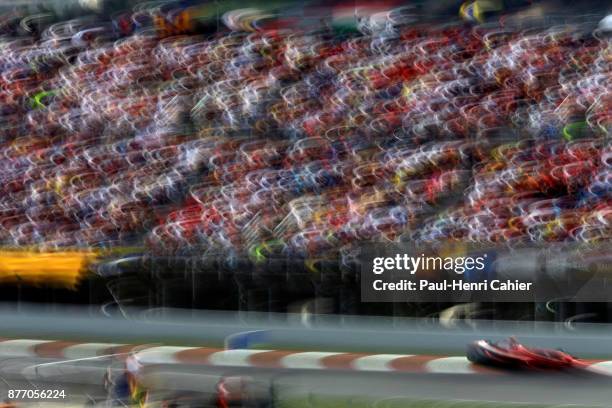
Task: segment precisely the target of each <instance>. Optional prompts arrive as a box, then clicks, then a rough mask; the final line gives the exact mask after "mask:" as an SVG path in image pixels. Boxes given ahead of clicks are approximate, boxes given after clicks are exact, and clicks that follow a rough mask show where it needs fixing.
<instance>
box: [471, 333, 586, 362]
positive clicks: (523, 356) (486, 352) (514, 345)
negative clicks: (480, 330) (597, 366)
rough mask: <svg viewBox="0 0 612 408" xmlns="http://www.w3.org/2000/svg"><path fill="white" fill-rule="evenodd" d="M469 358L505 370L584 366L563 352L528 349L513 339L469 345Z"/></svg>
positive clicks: (484, 341) (480, 341) (483, 341)
mask: <svg viewBox="0 0 612 408" xmlns="http://www.w3.org/2000/svg"><path fill="white" fill-rule="evenodd" d="M467 358H468V359H469V360H470V361H471V362H473V363H476V364H481V365H488V366H496V367H505V368H534V369H544V370H551V369H552V370H554V369H567V368H581V367H583V365H584V364H583V363H582V362H581V361H580V360H578V359H576V358H575V357H573V356H571V355H569V354H567V353H565V352H563V351H560V350H553V349H540V348H531V347H526V346H524V345H522V344H520V343H519V342H517V341H516V340H514V339H512V338H511V339H509V340H506V341H502V342H498V343H493V342H491V341H488V340H478V341H475V342H474V343H471V344H469V345H468V349H467Z"/></svg>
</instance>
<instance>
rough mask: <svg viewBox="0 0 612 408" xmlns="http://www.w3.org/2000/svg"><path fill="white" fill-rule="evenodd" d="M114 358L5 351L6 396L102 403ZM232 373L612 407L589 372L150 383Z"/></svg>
mask: <svg viewBox="0 0 612 408" xmlns="http://www.w3.org/2000/svg"><path fill="white" fill-rule="evenodd" d="M108 364H109V363H108V361H98V360H95V361H93V362H92V361H81V362H66V361H61V360H53V359H41V358H24V357H19V358H8V357H6V356H5V357H3V358H2V359H1V360H0V395H2V397H3V398H4V397H5V396H6V392H7V390H8V389H36V388H38V389H62V390H65V392H66V396H67V397H66V399H65V400H63V401H57V400H56V401H50V402H55V403H58V402H61V403H62V404H65V405H68V404H71V405H84V404H86V403H87V402H91V401H98V402H101V401H102V400H104V398H105V397H106V390H105V389H104V387H103V382H102V378H103V375H104V373H105V371H106V366H107V365H108ZM228 376H241V377H248V378H251V379H253V381H255V382H256V383H257V384H259V389H262V390H263V389H269V387H271V389H273V390H274V395H275V396H276V399H277V400H278V401H292V400H296V399H300V398H304V399H305V398H308V400H309V401H316V400H317V399H321V400H324V399H325V398H330V397H331V398H335V397H338V398H340V397H346V396H351V397H353V398H359V397H363V398H368V399H369V400H371V401H387V400H402V399H405V400H453V401H481V402H482V401H488V402H497V403H500V404H502V403H508V402H512V403H530V404H547V405H578V406H589V407H610V405H611V402H610V401H612V377H606V376H599V375H595V374H590V373H584V372H562V373H554V374H553V373H527V372H514V373H508V374H506V375H462V374H453V375H449V374H422V373H359V372H345V371H331V370H329V371H313V370H287V369H267V370H262V369H249V368H244V367H236V368H227V367H211V366H204V365H184V364H164V365H158V366H155V367H149V368H148V369H147V370H146V371H145V372H144V377H143V382H144V383H146V384H147V386H148V387H149V388H150V389H151V390H154V391H155V392H156V395H168V394H181V393H192V392H198V393H207V394H209V395H213V393H214V389H215V385H216V384H217V382H218V381H219V380H220V379H221V378H222V377H228ZM316 405H318V404H315V406H316Z"/></svg>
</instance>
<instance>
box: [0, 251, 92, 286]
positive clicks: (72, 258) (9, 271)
mask: <svg viewBox="0 0 612 408" xmlns="http://www.w3.org/2000/svg"><path fill="white" fill-rule="evenodd" d="M96 256H97V254H96V253H95V252H92V251H53V252H37V251H34V250H0V283H25V284H30V285H37V286H60V287H64V288H70V289H74V288H76V286H77V284H78V283H79V282H80V280H81V279H82V278H83V277H84V276H85V274H86V273H87V267H88V265H89V263H90V262H91V261H93V260H94V259H95V258H96Z"/></svg>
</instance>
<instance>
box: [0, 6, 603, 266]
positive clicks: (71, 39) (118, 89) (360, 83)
mask: <svg viewBox="0 0 612 408" xmlns="http://www.w3.org/2000/svg"><path fill="white" fill-rule="evenodd" d="M186 10H187V11H186ZM190 10H191V9H189V8H187V9H186V8H184V7H178V6H177V8H171V7H167V6H165V7H160V6H154V5H150V6H143V5H141V6H137V7H136V8H135V9H134V10H133V11H132V12H126V13H122V14H118V15H115V16H113V18H112V19H109V20H104V19H101V18H100V17H83V18H79V19H76V20H69V21H62V22H56V21H54V22H49V23H46V21H45V19H46V18H48V17H47V16H44V15H42V16H40V15H34V16H24V15H20V14H19V13H12V14H6V15H4V16H3V17H2V20H1V21H0V32H1V33H2V36H1V37H0V101H1V103H0V122H1V131H0V177H1V183H0V243H2V245H3V246H8V247H14V246H18V247H31V246H35V247H42V248H49V249H54V248H112V247H120V246H127V245H136V246H138V245H143V246H145V247H146V250H147V251H149V252H150V253H152V254H164V255H169V254H170V255H171V254H187V253H197V254H205V253H210V254H212V253H222V254H236V255H247V256H249V257H251V258H252V259H254V260H256V261H258V260H263V259H266V258H267V257H271V256H304V257H311V256H315V255H316V256H322V255H323V254H328V253H336V252H337V251H342V250H350V249H351V248H352V247H354V246H355V245H356V244H359V243H361V242H364V241H385V240H390V241H397V240H411V241H414V242H424V243H430V242H444V241H459V242H469V243H478V244H485V245H489V244H499V243H510V244H517V245H521V244H532V243H537V244H540V243H543V244H546V243H550V242H577V243H587V244H588V243H594V242H595V243H600V242H606V241H608V240H610V238H611V237H612V145H611V143H610V135H609V133H610V129H611V126H612V109H611V108H612V86H611V84H610V80H611V78H612V53H611V52H610V51H611V42H610V38H609V37H608V36H607V34H606V32H605V31H604V30H601V29H597V28H596V27H597V24H595V25H594V27H595V29H593V27H591V26H588V25H586V24H583V23H581V24H571V23H570V19H569V18H568V23H567V24H562V25H554V26H536V27H527V28H526V27H516V26H508V25H504V24H501V23H500V24H498V23H495V24H490V23H489V24H472V23H470V22H465V21H462V20H461V19H460V17H459V15H457V16H456V18H455V19H451V21H447V22H439V23H436V24H431V23H426V24H425V23H420V22H419V21H418V18H417V19H415V18H414V16H412V18H408V17H407V16H409V13H407V12H406V10H405V9H402V8H401V7H400V8H391V9H389V10H383V11H380V10H375V11H376V12H373V11H372V12H370V13H366V14H363V15H360V16H359V18H358V19H356V24H355V28H354V30H339V29H337V27H334V26H333V25H331V24H327V23H325V22H322V23H321V24H320V26H319V27H316V28H310V29H304V28H303V27H300V26H299V25H296V26H293V25H292V23H291V22H292V21H293V20H291V19H283V18H282V16H279V15H271V14H270V13H268V12H266V11H258V10H255V9H247V10H244V9H243V10H233V11H228V12H227V13H225V14H224V15H223V16H222V18H221V22H223V24H222V25H220V26H219V28H218V29H217V30H216V31H215V32H214V33H207V34H205V35H204V34H201V33H197V30H195V29H194V26H195V23H194V21H192V20H195V19H196V17H194V14H193V13H191V12H190ZM457 12H459V10H458V11H457ZM464 12H465V11H464Z"/></svg>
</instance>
